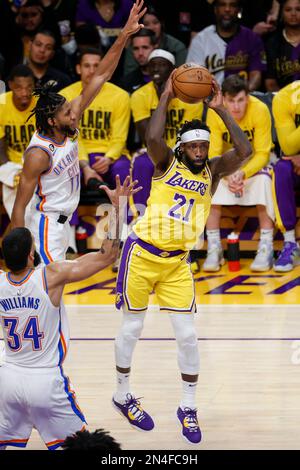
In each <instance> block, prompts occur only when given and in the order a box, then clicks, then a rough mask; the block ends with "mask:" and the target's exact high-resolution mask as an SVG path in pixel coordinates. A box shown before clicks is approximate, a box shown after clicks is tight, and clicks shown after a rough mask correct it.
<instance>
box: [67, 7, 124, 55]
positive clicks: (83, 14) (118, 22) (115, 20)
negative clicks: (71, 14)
mask: <svg viewBox="0 0 300 470" xmlns="http://www.w3.org/2000/svg"><path fill="white" fill-rule="evenodd" d="M132 3H133V1H132V0H79V2H78V7H77V14H76V24H77V26H78V25H80V24H82V23H92V24H95V25H97V26H99V27H100V32H101V39H102V47H103V48H105V49H107V48H108V47H109V46H110V45H111V44H112V43H113V42H114V40H115V39H116V37H117V36H118V34H119V32H120V30H121V28H122V27H123V26H124V25H125V23H126V21H127V18H128V16H129V13H130V9H131V7H132Z"/></svg>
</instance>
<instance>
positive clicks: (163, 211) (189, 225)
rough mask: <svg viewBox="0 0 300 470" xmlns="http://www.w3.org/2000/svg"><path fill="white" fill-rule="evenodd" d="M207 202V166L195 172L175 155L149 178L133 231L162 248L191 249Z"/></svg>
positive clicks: (206, 214)
mask: <svg viewBox="0 0 300 470" xmlns="http://www.w3.org/2000/svg"><path fill="white" fill-rule="evenodd" d="M210 205H211V173H210V169H209V168H208V165H207V164H206V166H205V168H204V169H203V171H201V173H199V174H196V175H195V174H193V173H192V172H191V171H190V170H189V169H188V168H187V167H186V166H185V165H184V164H183V163H180V162H179V161H178V160H177V159H176V158H175V157H174V159H173V161H172V163H171V165H170V167H169V169H168V170H167V171H166V172H165V173H164V175H162V176H160V177H158V178H152V187H151V192H150V196H149V199H148V202H147V208H146V211H145V214H144V215H143V217H142V218H141V219H140V220H139V221H138V222H137V224H136V225H135V226H134V227H133V231H134V232H135V233H136V235H137V236H138V237H139V238H141V239H142V240H144V241H145V242H147V243H151V244H152V245H154V246H156V247H157V248H160V249H162V250H167V251H173V250H184V251H187V250H191V249H192V248H193V246H195V244H196V243H197V241H198V239H199V236H200V235H201V233H202V232H203V231H204V227H205V224H206V220H207V217H208V215H209V211H210Z"/></svg>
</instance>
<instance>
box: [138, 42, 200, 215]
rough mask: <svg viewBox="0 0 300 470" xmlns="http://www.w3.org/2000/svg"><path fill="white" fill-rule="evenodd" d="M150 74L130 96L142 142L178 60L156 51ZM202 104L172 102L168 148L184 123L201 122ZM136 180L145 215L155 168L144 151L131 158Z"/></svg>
mask: <svg viewBox="0 0 300 470" xmlns="http://www.w3.org/2000/svg"><path fill="white" fill-rule="evenodd" d="M148 61H149V74H150V77H151V79H152V80H151V82H149V83H147V84H146V85H144V86H142V87H141V88H139V89H138V90H136V91H135V92H134V93H133V94H132V96H131V110H132V114H133V119H134V122H135V125H136V128H137V131H138V133H139V136H140V139H141V141H142V142H145V134H146V130H147V126H148V124H149V121H150V117H151V115H152V113H153V111H155V109H156V108H157V106H158V102H159V99H160V96H161V94H162V92H163V90H164V88H165V85H166V82H167V80H168V78H169V76H170V73H171V72H172V70H173V69H174V66H175V57H174V56H173V55H172V54H170V52H167V51H164V50H163V49H154V51H152V52H151V54H150V56H149V59H148ZM202 113H203V104H202V103H199V104H187V103H183V102H182V101H180V100H179V99H178V98H174V99H172V100H171V101H170V104H169V107H168V113H167V122H166V127H165V139H166V142H167V144H168V146H169V147H174V145H175V144H176V138H177V132H178V130H179V129H180V128H181V127H182V125H183V124H184V122H185V121H191V120H192V119H200V118H201V116H202ZM132 168H133V179H134V180H135V179H139V181H141V183H142V186H143V189H142V190H141V191H140V192H139V193H137V194H135V195H134V198H133V199H134V203H135V206H136V210H137V212H138V213H139V214H140V215H142V214H143V213H144V211H145V208H146V204H147V199H148V197H149V194H150V189H151V181H152V176H153V173H154V165H153V163H152V161H151V159H150V157H149V156H148V154H147V152H146V149H145V148H143V149H141V150H140V152H137V154H136V155H135V156H134V157H133V159H132Z"/></svg>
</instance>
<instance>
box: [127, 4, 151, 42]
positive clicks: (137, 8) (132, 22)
mask: <svg viewBox="0 0 300 470" xmlns="http://www.w3.org/2000/svg"><path fill="white" fill-rule="evenodd" d="M143 5H144V0H136V2H135V3H134V4H133V6H132V8H131V10H130V14H129V17H128V20H127V23H126V24H125V26H124V28H123V32H124V33H125V34H128V36H131V35H132V34H135V33H137V32H138V31H139V30H140V29H142V28H143V27H144V25H143V24H140V23H139V20H140V19H141V18H142V17H143V16H144V14H145V13H146V11H147V7H145V8H143Z"/></svg>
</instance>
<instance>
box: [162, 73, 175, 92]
mask: <svg viewBox="0 0 300 470" xmlns="http://www.w3.org/2000/svg"><path fill="white" fill-rule="evenodd" d="M175 71H176V69H174V70H173V72H171V74H170V76H169V78H168V80H167V81H166V84H165V88H164V91H163V94H164V95H167V96H168V98H169V99H172V98H175V93H174V88H173V80H172V77H173V75H174V73H175Z"/></svg>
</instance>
